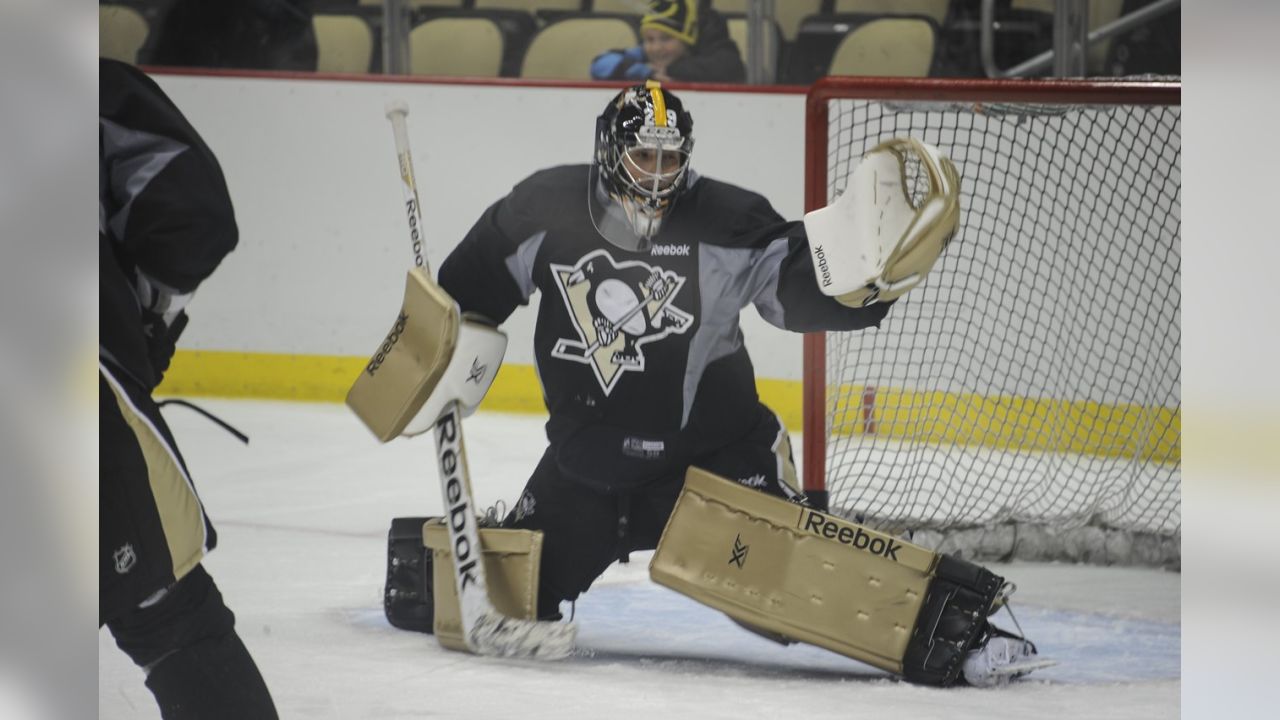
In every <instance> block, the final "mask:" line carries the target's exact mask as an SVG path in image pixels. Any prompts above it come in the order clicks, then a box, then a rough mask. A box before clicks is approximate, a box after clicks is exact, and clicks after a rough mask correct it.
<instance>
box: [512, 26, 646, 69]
mask: <svg viewBox="0 0 1280 720" xmlns="http://www.w3.org/2000/svg"><path fill="white" fill-rule="evenodd" d="M639 42H640V38H639V36H638V35H637V34H636V30H635V27H634V26H633V25H632V24H631V23H629V22H627V21H626V20H622V19H619V18H609V17H590V16H580V17H573V18H568V19H565V20H561V21H559V22H555V23H552V24H550V25H548V26H546V27H544V28H543V29H542V30H540V31H539V32H538V34H537V35H535V36H534V37H533V40H532V41H531V42H530V43H529V48H528V50H526V51H525V55H524V64H523V65H522V66H521V68H520V76H521V77H526V78H556V79H560V80H590V79H591V61H592V60H593V59H595V57H596V56H597V55H599V54H600V53H602V52H604V51H606V50H610V49H612V48H626V47H632V46H634V45H637V44H638V43H639Z"/></svg>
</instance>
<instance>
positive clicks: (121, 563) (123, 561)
mask: <svg viewBox="0 0 1280 720" xmlns="http://www.w3.org/2000/svg"><path fill="white" fill-rule="evenodd" d="M111 559H112V560H114V561H115V564H116V572H117V573H118V574H120V575H124V574H125V573H127V572H129V571H130V570H132V569H133V566H134V564H135V563H137V562H138V555H137V553H135V552H134V551H133V545H131V544H129V543H125V544H124V545H121V546H120V547H118V548H116V551H115V552H114V553H112V554H111Z"/></svg>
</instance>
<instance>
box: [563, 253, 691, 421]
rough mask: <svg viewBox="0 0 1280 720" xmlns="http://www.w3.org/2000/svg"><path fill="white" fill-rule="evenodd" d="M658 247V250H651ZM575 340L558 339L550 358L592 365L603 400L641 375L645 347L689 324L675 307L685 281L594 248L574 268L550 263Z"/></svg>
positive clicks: (657, 269)
mask: <svg viewBox="0 0 1280 720" xmlns="http://www.w3.org/2000/svg"><path fill="white" fill-rule="evenodd" d="M655 249H656V248H655ZM551 276H552V277H553V278H554V279H555V282H556V287H557V288H558V289H559V290H560V297H561V299H563V300H564V304H565V309H566V310H567V311H568V313H569V319H570V321H571V322H572V323H573V327H574V330H576V331H577V332H576V334H577V337H576V338H560V339H558V340H556V344H555V345H554V346H553V347H552V349H551V357H553V358H559V359H561V360H569V361H571V362H576V363H582V364H584V365H590V366H591V369H592V371H593V372H594V373H595V376H596V381H597V382H599V383H600V389H601V390H603V391H604V394H605V395H606V396H607V395H608V394H609V393H610V392H612V391H613V388H614V387H615V386H617V384H618V379H619V378H621V377H622V375H623V373H625V372H627V371H633V372H641V373H642V372H644V368H645V356H644V349H643V348H644V346H645V345H647V344H649V343H652V342H657V341H659V340H661V339H663V338H665V337H667V336H668V335H672V334H683V333H684V332H686V331H688V329H689V328H690V327H692V326H693V315H691V314H690V313H688V312H686V311H685V310H681V309H680V308H678V307H676V305H675V301H676V300H677V296H678V295H679V294H680V289H681V288H683V287H684V283H685V278H683V277H681V276H679V275H676V274H675V273H674V272H672V271H670V270H663V269H662V268H661V267H660V266H657V265H650V264H648V263H646V262H642V261H639V260H626V261H623V262H617V261H615V260H614V259H613V256H612V255H610V254H609V251H608V250H604V249H600V250H593V251H592V252H590V253H587V254H586V255H584V256H582V258H580V259H579V260H578V262H577V263H575V264H574V265H556V264H554V263H553V264H552V265H551Z"/></svg>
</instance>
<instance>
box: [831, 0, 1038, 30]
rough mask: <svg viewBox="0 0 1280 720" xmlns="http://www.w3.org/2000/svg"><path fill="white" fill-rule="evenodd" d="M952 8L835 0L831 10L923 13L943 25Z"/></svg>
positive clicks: (896, 0) (942, 3)
mask: <svg viewBox="0 0 1280 720" xmlns="http://www.w3.org/2000/svg"><path fill="white" fill-rule="evenodd" d="M1047 1H1048V2H1049V3H1050V4H1052V2H1053V0H1047ZM950 8H951V0H835V4H834V5H833V6H832V9H831V12H832V13H834V14H836V15H852V14H857V15H923V16H924V17H927V18H930V19H932V20H933V21H934V22H936V23H938V25H939V27H941V26H944V25H945V24H946V22H947V12H948V11H949V10H950Z"/></svg>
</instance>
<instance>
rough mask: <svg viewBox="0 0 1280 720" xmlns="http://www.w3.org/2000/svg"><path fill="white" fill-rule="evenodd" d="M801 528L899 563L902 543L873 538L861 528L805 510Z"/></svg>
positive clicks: (801, 517) (801, 516) (891, 539)
mask: <svg viewBox="0 0 1280 720" xmlns="http://www.w3.org/2000/svg"><path fill="white" fill-rule="evenodd" d="M800 528H801V529H803V530H804V531H805V532H810V533H813V534H814V535H817V536H818V537H824V538H827V539H828V540H835V541H836V542H838V543H840V544H842V545H848V546H850V547H852V548H854V549H857V550H862V551H865V552H869V553H871V554H872V555H879V556H881V557H883V558H885V559H887V560H892V561H894V562H898V551H899V550H901V549H902V543H900V542H898V541H896V540H894V539H893V538H883V537H876V536H873V535H871V534H870V533H868V532H867V531H865V530H863V529H862V528H860V527H850V526H849V525H845V524H844V523H841V522H837V521H836V520H834V519H833V518H830V517H827V516H826V515H823V514H822V513H820V512H815V511H813V510H805V511H804V512H802V513H801V514H800Z"/></svg>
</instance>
